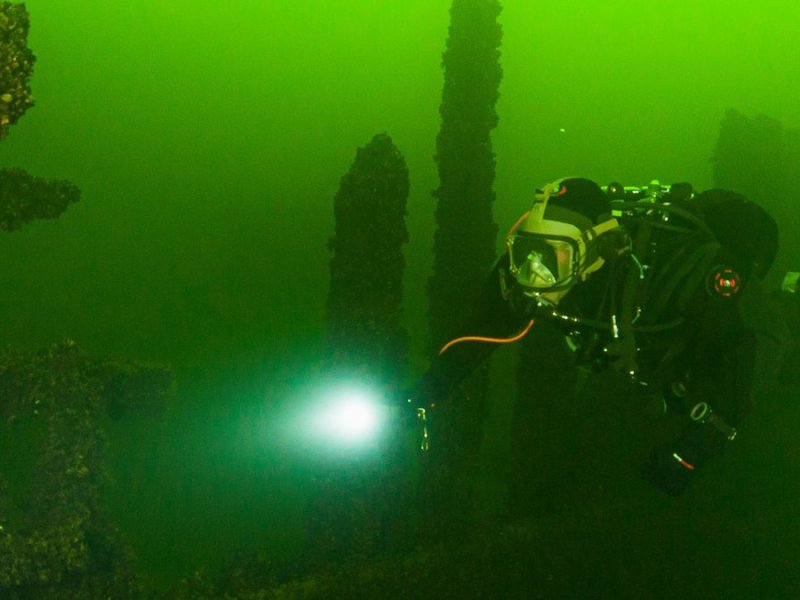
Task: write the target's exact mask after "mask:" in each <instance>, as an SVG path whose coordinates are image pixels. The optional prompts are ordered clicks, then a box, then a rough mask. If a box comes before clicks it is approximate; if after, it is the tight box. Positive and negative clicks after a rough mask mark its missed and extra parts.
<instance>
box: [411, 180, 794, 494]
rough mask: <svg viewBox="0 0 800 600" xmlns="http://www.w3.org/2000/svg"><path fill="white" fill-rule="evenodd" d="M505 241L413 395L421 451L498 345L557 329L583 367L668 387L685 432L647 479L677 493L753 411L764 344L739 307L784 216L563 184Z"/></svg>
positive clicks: (651, 190) (724, 198)
mask: <svg viewBox="0 0 800 600" xmlns="http://www.w3.org/2000/svg"><path fill="white" fill-rule="evenodd" d="M505 242H506V251H505V253H504V255H503V256H502V257H501V258H500V260H499V261H498V262H497V264H496V265H495V267H494V269H493V271H492V273H491V275H490V277H489V278H488V279H487V281H486V283H485V284H484V286H483V289H482V290H481V292H480V294H479V298H478V300H477V302H476V305H475V306H474V307H473V309H472V310H471V312H470V315H471V316H470V317H469V318H468V319H467V321H466V322H465V323H464V325H463V327H462V328H461V330H460V331H459V332H457V335H455V336H454V338H453V339H452V340H451V341H450V342H449V343H448V344H446V345H445V346H444V347H443V348H442V350H441V352H440V354H439V355H438V356H437V357H436V358H434V360H433V361H432V362H431V364H430V366H429V368H428V370H427V372H426V373H425V374H424V375H423V376H422V378H421V379H420V381H419V382H418V384H417V385H416V386H415V387H414V388H413V390H412V391H411V392H410V394H408V396H409V400H408V401H409V403H410V404H411V405H412V407H414V408H415V409H416V411H417V415H418V417H419V418H420V419H421V420H422V421H423V436H424V439H423V447H426V445H427V443H428V439H427V436H428V431H427V426H426V425H427V422H428V419H429V418H430V415H431V414H432V413H433V412H434V409H435V407H436V406H437V404H440V403H442V402H443V401H445V400H446V399H447V398H448V396H449V395H450V394H451V392H452V391H453V390H454V388H455V387H457V386H458V385H459V384H460V383H461V382H462V381H463V380H464V379H465V378H466V377H467V376H468V375H469V374H470V373H471V372H472V371H473V370H474V369H475V368H476V367H477V366H478V365H480V364H481V363H483V361H485V360H486V359H487V358H488V357H489V355H490V354H491V353H492V352H493V351H494V349H495V348H497V347H498V342H509V341H516V340H518V339H520V338H522V337H523V336H525V335H527V334H528V332H529V330H530V329H531V327H532V326H533V325H534V323H535V322H542V321H549V322H551V323H552V325H553V326H554V327H556V328H558V330H559V331H560V335H563V336H564V338H565V339H566V342H567V344H568V346H569V348H570V349H571V350H572V356H573V357H574V361H575V363H576V364H577V365H579V366H581V367H582V368H584V369H588V370H590V371H597V372H599V371H603V370H607V369H614V370H616V371H619V372H620V373H622V374H624V377H625V378H626V379H628V378H629V379H630V380H631V381H633V382H636V383H638V384H641V385H642V386H647V388H648V389H650V390H654V389H658V390H660V392H661V397H662V399H663V403H664V405H665V407H666V408H668V409H669V410H671V411H673V412H674V413H676V414H678V415H680V417H681V419H682V420H683V421H684V425H683V428H682V432H681V434H680V435H679V436H678V437H677V438H676V439H674V440H671V441H670V442H668V443H659V444H657V445H656V446H655V447H654V448H652V451H651V452H650V455H649V457H647V459H646V460H645V461H644V465H643V467H642V471H641V473H642V475H643V476H644V477H645V479H646V480H647V481H649V482H651V483H652V484H654V485H655V486H657V487H658V488H660V489H661V490H663V491H664V492H666V493H667V494H670V495H679V494H680V493H681V492H682V491H683V490H684V489H685V487H686V486H687V484H688V483H689V481H690V480H691V479H692V477H693V475H694V474H695V473H696V472H697V471H698V470H699V469H701V468H702V466H703V465H704V464H705V463H706V462H707V461H708V460H709V459H711V458H712V457H714V456H717V455H719V454H720V453H721V452H722V451H723V449H724V447H725V445H726V444H727V443H729V442H730V441H731V440H733V439H734V438H735V437H736V435H737V429H736V428H737V427H738V426H739V423H740V421H741V419H742V418H743V416H744V415H745V414H746V413H747V411H748V410H749V408H750V404H751V399H750V396H751V394H750V391H751V383H752V378H753V365H754V361H755V345H756V344H755V340H756V337H757V336H756V333H755V332H754V331H753V329H752V328H751V327H750V326H749V325H748V324H746V322H745V321H744V320H743V319H742V316H741V314H740V306H739V305H740V301H741V299H742V298H743V297H745V296H747V295H748V294H751V295H752V294H755V295H757V294H758V293H759V289H760V288H759V284H758V282H759V281H760V280H761V279H762V278H763V277H764V276H765V275H766V273H767V271H768V270H769V267H770V265H771V264H772V262H773V260H774V258H775V254H776V253H777V243H778V242H777V226H776V224H775V222H774V220H773V219H772V218H771V217H770V216H769V215H768V214H767V213H766V212H765V211H764V210H763V209H762V208H761V207H759V206H758V205H756V204H754V203H752V202H750V201H748V200H747V199H746V198H744V197H743V196H741V195H739V194H736V193H733V192H730V191H725V190H709V191H705V192H702V193H695V192H694V191H693V190H692V187H691V185H689V184H685V183H680V184H674V185H672V186H669V187H667V186H662V185H660V184H659V183H658V182H653V183H651V184H650V185H648V186H644V187H623V186H622V185H619V184H611V185H609V186H607V187H605V188H601V187H600V186H599V185H598V184H596V183H595V182H593V181H591V180H588V179H583V178H565V179H560V180H557V181H555V182H552V183H550V184H548V185H546V186H544V187H543V188H542V189H540V190H537V191H536V196H535V198H534V201H533V204H532V206H531V208H530V210H529V211H527V212H526V213H525V214H523V215H522V217H521V218H520V219H519V220H518V221H517V223H516V224H515V225H514V226H513V227H512V228H511V230H510V231H509V233H508V235H507V236H506V240H505ZM532 335H535V329H534V333H533V334H532ZM535 369H536V365H531V370H532V371H535ZM432 443H435V439H434V440H433V442H432Z"/></svg>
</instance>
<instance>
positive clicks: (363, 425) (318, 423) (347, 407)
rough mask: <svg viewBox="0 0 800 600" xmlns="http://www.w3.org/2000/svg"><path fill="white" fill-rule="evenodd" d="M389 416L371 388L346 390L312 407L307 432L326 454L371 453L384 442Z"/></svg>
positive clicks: (309, 410) (313, 442)
mask: <svg viewBox="0 0 800 600" xmlns="http://www.w3.org/2000/svg"><path fill="white" fill-rule="evenodd" d="M389 412H390V411H389V408H388V407H386V406H384V405H382V404H381V402H380V399H379V398H377V397H376V394H375V393H374V392H372V391H370V390H369V389H368V388H366V387H360V386H343V387H341V388H339V389H336V390H334V391H331V392H328V393H326V394H324V396H323V397H322V398H320V399H319V400H318V401H317V402H312V403H311V406H310V407H309V408H308V409H307V412H306V415H305V422H306V426H305V427H303V429H304V430H305V432H306V433H305V436H306V437H307V441H308V442H310V443H311V445H313V446H317V447H319V448H320V449H322V450H323V452H325V450H324V449H325V448H327V449H328V451H333V452H335V451H336V450H361V449H367V448H369V447H371V446H373V445H374V444H375V443H377V442H378V440H379V439H380V437H381V434H382V433H383V430H384V426H385V425H386V423H387V421H388V418H389Z"/></svg>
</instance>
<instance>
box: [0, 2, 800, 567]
mask: <svg viewBox="0 0 800 600" xmlns="http://www.w3.org/2000/svg"><path fill="white" fill-rule="evenodd" d="M25 4H26V6H27V8H28V10H29V12H30V14H31V21H32V26H31V33H30V38H29V45H30V47H31V48H32V49H33V51H34V52H35V53H36V55H37V57H38V60H37V63H36V67H35V75H34V79H33V82H32V86H33V89H34V94H35V97H36V100H37V104H36V106H35V107H34V108H33V109H32V110H30V111H29V113H28V114H27V115H26V116H25V117H24V118H23V119H22V120H21V121H20V123H19V124H18V125H16V126H15V127H14V128H13V129H12V131H11V134H10V136H9V138H8V139H7V140H4V141H3V142H2V143H0V165H3V166H14V167H21V168H24V169H26V170H28V171H30V172H31V173H35V174H38V175H42V176H47V177H54V178H64V179H69V180H71V181H73V182H75V183H76V184H77V185H78V186H79V187H80V188H81V189H82V192H83V195H82V199H81V202H80V203H78V204H77V205H75V206H72V207H70V209H69V210H68V211H67V212H66V213H65V214H64V215H63V216H62V217H61V218H59V219H57V220H55V221H40V222H35V223H32V224H30V225H28V226H27V227H25V228H24V229H22V230H21V231H18V232H14V233H13V234H9V235H3V236H2V237H0V256H2V259H0V264H1V265H2V283H1V284H0V305H2V306H3V308H4V310H2V311H1V312H0V340H2V343H3V344H6V343H8V344H13V345H16V346H20V347H24V348H35V347H39V346H42V345H46V344H49V343H51V342H53V341H58V340H60V339H62V338H64V337H70V338H72V339H74V340H75V341H77V342H78V344H79V345H80V346H81V347H82V348H83V349H84V350H85V351H87V352H89V353H90V354H92V355H96V356H106V355H109V356H117V357H127V358H132V359H141V360H150V361H155V362H167V363H169V364H171V365H172V366H173V367H174V368H175V371H176V375H177V381H178V395H177V398H176V401H175V403H174V405H172V406H170V408H169V409H168V411H167V414H166V415H165V416H164V418H163V419H156V418H154V417H152V416H148V415H136V416H130V417H127V418H126V419H125V420H123V421H120V422H119V423H115V424H110V425H109V428H108V436H109V440H108V442H109V448H110V453H111V459H112V466H113V470H114V473H115V479H114V481H113V484H112V487H111V489H110V490H109V491H108V494H107V500H108V506H109V508H110V510H111V511H112V514H113V515H114V517H115V518H116V520H117V521H118V523H119V524H120V526H121V528H122V529H123V531H124V533H125V535H126V536H127V538H128V540H129V541H130V543H131V544H132V546H133V548H134V549H135V551H136V553H137V556H138V560H139V565H140V568H141V569H142V571H143V572H145V573H148V574H150V575H151V576H153V577H155V578H157V579H159V580H162V581H174V580H175V579H177V578H179V577H181V576H184V575H186V574H188V573H191V572H192V571H194V570H195V569H196V568H198V567H200V566H209V565H211V566H213V565H215V564H217V563H218V562H220V561H221V560H223V559H224V557H225V554H226V552H228V551H229V550H231V549H234V548H239V547H241V546H242V545H244V546H248V545H252V546H253V547H264V546H266V547H269V548H272V549H274V551H275V552H283V553H291V552H294V551H296V550H297V549H298V548H299V544H300V539H299V538H298V533H297V532H298V529H299V519H300V508H301V507H302V505H303V502H304V501H305V499H306V492H307V487H306V486H307V484H308V482H309V477H310V473H311V470H312V469H311V468H310V467H306V466H305V465H304V464H303V463H302V461H298V460H296V457H295V455H294V452H293V450H292V449H291V448H288V447H286V446H282V445H278V446H276V444H274V443H273V442H272V441H271V440H270V439H268V438H269V435H270V433H269V427H268V426H267V425H266V423H267V422H268V420H269V419H268V409H269V403H268V400H269V399H270V398H274V397H283V398H285V397H287V396H289V395H290V394H291V393H292V389H293V388H292V386H291V383H292V382H293V380H292V378H293V377H295V374H296V373H297V372H298V369H299V368H300V367H301V366H302V365H303V364H305V363H307V362H309V361H310V360H312V359H313V358H314V357H315V356H316V353H317V352H318V350H319V344H320V341H321V339H322V333H323V329H322V316H323V306H324V301H325V295H326V291H327V283H328V282H327V279H328V261H329V258H330V254H329V252H328V250H327V249H326V246H325V243H326V241H327V239H328V238H329V237H330V235H331V233H332V227H333V213H332V199H333V196H334V194H335V193H336V189H337V187H338V184H339V179H340V177H341V176H342V175H343V173H345V172H346V170H347V168H348V166H349V165H350V163H351V162H352V160H353V156H354V153H355V149H356V148H357V147H359V146H363V145H364V144H365V143H366V142H368V141H369V140H370V139H371V138H372V136H373V135H374V134H376V133H379V132H381V131H387V132H388V133H389V134H390V135H391V136H392V138H393V140H394V142H395V144H396V145H397V146H398V147H399V148H400V150H401V151H402V152H403V154H404V155H405V158H406V161H407V163H408V167H409V171H410V176H411V195H410V197H409V220H408V225H409V230H410V237H411V239H410V242H409V244H408V245H407V246H406V258H407V263H408V268H407V278H406V298H405V302H404V304H405V320H406V325H407V328H408V330H409V332H410V333H411V335H412V351H413V353H412V364H413V370H414V373H415V374H418V373H419V372H420V370H421V368H422V365H423V359H424V356H425V349H426V347H427V346H426V344H427V323H426V310H427V308H426V307H427V304H426V299H425V296H424V283H425V280H426V279H427V277H428V274H429V268H430V260H431V258H430V250H431V245H432V232H433V210H434V201H433V199H432V198H431V195H430V191H431V190H432V189H434V188H435V187H436V186H437V177H436V170H435V164H434V162H433V159H432V157H433V154H434V151H435V148H434V144H435V137H436V133H437V131H438V126H439V114H438V107H439V101H440V97H441V89H442V71H441V68H440V63H441V53H442V50H443V49H444V42H445V39H446V35H447V25H448V10H449V7H450V1H449V0H391V1H390V0H385V1H361V2H356V1H354V0H333V1H323V0H309V1H300V2H278V1H275V0H241V1H239V2H211V1H207V0H197V1H192V2H189V1H188V0H158V1H156V0H142V1H139V2H111V1H108V0H85V1H83V2H73V1H68V0H29V1H28V2H26V3H25ZM501 21H502V25H503V32H504V38H503V46H502V66H503V70H504V77H503V81H502V85H501V98H500V102H499V104H498V107H497V110H498V114H499V118H500V124H499V126H498V128H497V129H496V130H495V133H494V144H495V152H496V156H497V179H496V185H495V189H496V192H497V201H496V204H495V219H496V221H497V223H498V224H499V226H500V229H501V230H505V227H506V225H507V224H510V223H513V221H514V220H515V219H516V217H517V216H518V214H519V213H520V212H521V211H522V210H524V208H525V204H526V202H527V201H528V199H529V198H530V195H531V193H532V190H533V189H534V187H536V186H537V185H541V184H542V183H544V182H546V181H549V180H551V179H554V178H556V177H559V176H563V175H582V176H587V177H590V178H594V179H596V180H597V181H599V182H601V183H607V182H609V181H612V180H619V181H622V182H624V183H630V184H634V183H645V182H646V181H648V180H650V179H651V178H658V179H660V180H661V181H663V182H672V181H679V180H682V181H691V182H693V183H694V184H695V187H696V188H699V189H702V188H706V187H709V186H710V185H711V183H712V182H711V165H710V162H709V158H710V156H711V154H712V150H713V146H714V143H715V141H716V136H717V133H718V128H719V122H720V119H721V118H722V117H723V115H724V114H725V111H726V110H727V109H728V108H731V107H735V108H738V109H739V110H741V111H742V112H744V113H745V114H748V115H755V114H766V115H768V116H770V117H772V118H775V119H777V120H779V121H781V122H782V123H783V124H784V126H786V127H789V128H797V127H800V56H798V54H799V53H798V45H797V39H798V38H799V37H800V5H798V4H797V3H794V2H779V1H776V0H768V1H764V2H759V3H757V4H752V3H739V4H735V3H734V4H731V3H726V2H718V1H699V2H698V1H696V0H695V1H690V0H678V1H675V2H670V3H663V2H655V1H649V0H648V1H644V2H629V1H621V0H609V1H605V2H598V3H587V2H579V1H577V0H572V1H567V0H563V1H560V2H536V1H531V0H506V1H505V2H504V3H503V13H502V17H501ZM768 184H769V182H765V185H768ZM795 239H796V238H795ZM21 437H22V436H21ZM9 462H13V461H9ZM8 468H11V467H8ZM20 476H23V474H22V473H20ZM795 489H796V486H795ZM487 495H488V496H490V495H491V494H487ZM486 501H487V503H488V504H489V505H491V503H492V500H491V498H488V499H487V500H486ZM765 518H766V517H765ZM794 526H795V527H796V524H794Z"/></svg>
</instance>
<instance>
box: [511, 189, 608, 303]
mask: <svg viewBox="0 0 800 600" xmlns="http://www.w3.org/2000/svg"><path fill="white" fill-rule="evenodd" d="M620 231H621V230H620V224H619V223H618V222H617V220H616V219H614V218H613V217H612V215H611V207H610V204H609V200H608V196H607V195H606V194H605V193H604V192H603V190H601V189H600V186H598V185H597V184H596V183H595V182H593V181H590V180H588V179H581V178H574V177H571V178H564V179H559V180H557V181H554V182H553V183H549V184H547V185H546V186H545V187H544V188H543V189H541V190H537V191H536V199H535V200H534V203H533V207H532V208H531V210H530V211H529V213H528V214H527V216H526V217H525V218H524V220H522V221H521V222H520V225H519V227H517V228H516V229H515V230H512V232H511V233H510V234H509V236H508V237H507V238H506V244H507V247H508V255H509V262H510V265H509V270H510V271H511V273H512V275H514V277H515V278H516V280H517V283H519V284H520V285H521V286H522V288H523V290H524V293H525V294H526V295H528V296H531V297H535V298H537V299H542V300H544V301H546V302H548V303H550V304H558V302H559V301H560V300H561V299H562V298H563V297H564V296H566V295H567V293H568V292H569V290H571V289H572V287H573V286H574V285H575V284H576V283H578V282H579V281H583V280H585V279H586V278H587V277H588V276H589V275H590V274H592V273H594V272H595V271H597V270H598V269H600V268H601V267H602V266H603V264H604V262H605V259H604V252H603V251H602V250H601V248H602V244H601V243H599V242H600V238H601V237H603V236H607V234H610V233H611V232H616V233H619V232H620Z"/></svg>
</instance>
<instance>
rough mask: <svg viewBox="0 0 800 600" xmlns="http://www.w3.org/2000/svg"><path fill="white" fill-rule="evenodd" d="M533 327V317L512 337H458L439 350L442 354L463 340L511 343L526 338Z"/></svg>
mask: <svg viewBox="0 0 800 600" xmlns="http://www.w3.org/2000/svg"><path fill="white" fill-rule="evenodd" d="M531 327H533V319H531V320H530V322H529V323H528V324H527V325H526V326H525V329H523V330H522V331H520V332H519V333H518V334H517V335H515V336H513V337H510V338H492V337H481V336H477V335H468V336H465V337H460V338H456V339H454V340H450V341H449V342H447V343H446V344H445V345H444V346H442V349H441V350H439V354H440V355H441V354H444V353H445V352H447V351H448V350H449V349H450V348H451V347H452V346H455V345H456V344H460V343H461V342H488V343H490V344H511V343H513V342H516V341H519V340H521V339H522V338H524V337H525V336H526V335H527V334H528V332H529V331H530V330H531Z"/></svg>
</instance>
